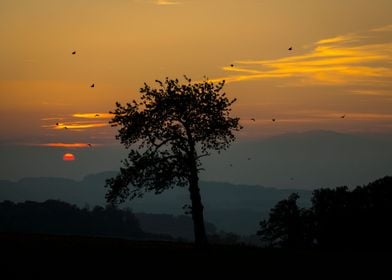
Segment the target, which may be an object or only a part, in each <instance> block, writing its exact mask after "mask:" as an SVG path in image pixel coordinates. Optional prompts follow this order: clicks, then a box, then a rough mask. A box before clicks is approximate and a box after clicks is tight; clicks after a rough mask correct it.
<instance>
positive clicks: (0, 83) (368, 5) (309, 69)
mask: <svg viewBox="0 0 392 280" xmlns="http://www.w3.org/2000/svg"><path fill="white" fill-rule="evenodd" d="M391 11H392V1H390V0H372V1H369V0H329V1H321V0H298V1H292V0H178V1H175V0H161V1H159V0H157V1H155V0H110V1H109V0H67V1H65V0H17V1H15V0H0V38H1V42H2V43H1V44H0V131H1V134H0V148H2V149H3V150H4V149H8V147H11V146H12V147H13V148H15V147H16V148H18V149H19V150H18V151H19V152H18V153H17V154H15V156H14V158H12V160H14V161H15V162H18V161H19V162H22V161H32V159H31V158H29V157H28V156H26V154H24V153H22V152H20V151H25V150H26V149H27V150H28V148H31V149H33V148H35V150H34V152H32V153H35V155H36V156H35V158H34V159H33V161H35V160H37V161H38V159H39V154H40V152H39V151H45V150H46V149H51V151H53V153H52V154H51V156H53V159H52V160H53V162H56V161H58V160H59V161H62V159H63V155H64V154H65V153H66V152H72V153H73V154H75V157H76V159H75V162H76V161H77V160H78V158H80V157H79V156H78V153H79V154H82V153H86V151H89V149H90V150H92V149H91V148H93V149H96V150H98V149H101V151H100V155H99V156H97V158H96V159H95V160H97V161H103V160H102V157H103V158H105V156H104V155H103V154H104V153H103V152H102V151H103V150H102V149H107V150H106V153H107V155H108V156H109V153H110V152H109V151H110V149H112V146H113V145H118V143H117V141H116V140H115V139H114V135H115V134H116V131H115V129H114V128H111V127H110V126H109V125H108V121H109V120H110V115H109V114H108V112H109V111H110V110H113V109H114V107H115V105H114V104H115V102H116V101H120V102H127V101H130V100H132V99H137V98H139V96H140V94H139V93H138V91H139V88H140V87H142V86H143V83H144V82H147V83H148V84H151V85H153V84H154V81H155V80H156V79H164V78H165V77H170V78H181V77H182V75H184V74H185V75H187V76H189V77H191V78H192V79H193V80H202V79H203V77H208V79H210V80H212V81H220V80H222V79H224V80H226V82H227V83H226V85H225V88H224V89H225V92H226V93H227V94H228V96H229V97H232V98H234V97H236V98H237V99H238V101H237V102H236V104H235V105H234V110H233V114H235V115H237V116H239V117H240V118H241V123H242V124H243V125H244V127H245V128H244V129H243V130H242V131H241V133H240V134H239V135H238V139H239V141H248V140H259V139H266V138H268V137H273V136H276V135H281V134H286V133H298V132H306V131H311V130H328V131H335V132H339V133H347V134H358V133H359V134H381V135H382V134H390V133H392V18H391ZM290 47H292V50H289V48H290ZM74 51H75V52H76V53H75V54H74V55H73V54H72V52H74ZM231 65H233V66H231ZM92 84H94V87H91V85H92ZM252 118H254V119H255V121H253V120H252ZM272 119H275V120H276V121H272ZM89 144H90V145H89ZM82 151H83V152H82ZM54 153H60V154H61V155H57V154H56V156H54ZM42 154H43V153H42ZM37 155H38V156H37ZM47 156H49V154H45V157H47ZM11 157H12V155H11ZM91 158H92V159H93V160H94V156H91ZM120 159H121V158H119V159H118V160H120ZM62 164H63V163H62ZM1 165H3V167H4V166H5V165H7V163H6V162H4V161H3V162H1ZM15 166H17V164H16V165H15ZM15 168H16V167H15ZM103 168H108V166H107V164H106V165H105V164H103V165H102V166H101V169H103ZM92 171H93V170H92ZM18 172H19V171H18ZM18 172H16V171H15V174H19V175H18V176H22V175H23V171H20V172H19V173H18ZM44 173H45V172H44V171H42V172H41V173H40V174H41V175H42V174H44ZM51 174H53V173H52V172H48V174H47V175H51ZM64 174H68V173H64ZM1 175H2V176H3V175H4V173H3V174H1ZM4 176H5V175H4ZM4 176H3V177H4ZM15 176H16V177H18V176H17V175H15ZM15 176H14V177H15ZM0 177H1V176H0ZM14 177H13V178H14ZM16 177H15V178H16ZM364 183H365V182H364Z"/></svg>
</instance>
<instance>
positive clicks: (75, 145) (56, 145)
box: [32, 142, 100, 148]
mask: <svg viewBox="0 0 392 280" xmlns="http://www.w3.org/2000/svg"><path fill="white" fill-rule="evenodd" d="M32 146H39V147H54V148H91V147H93V146H100V144H91V143H61V142H59V143H44V144H33V145H32Z"/></svg>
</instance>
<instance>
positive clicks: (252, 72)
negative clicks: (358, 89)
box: [214, 27, 392, 85]
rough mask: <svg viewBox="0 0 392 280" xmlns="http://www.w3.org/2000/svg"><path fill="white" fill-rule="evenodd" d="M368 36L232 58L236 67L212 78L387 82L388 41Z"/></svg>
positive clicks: (391, 56)
mask: <svg viewBox="0 0 392 280" xmlns="http://www.w3.org/2000/svg"><path fill="white" fill-rule="evenodd" d="M388 28H389V27H388ZM384 29H387V28H386V27H385V28H384ZM391 31H392V29H391ZM373 34H375V33H373ZM368 38H369V36H362V35H358V34H348V35H341V36H336V37H333V38H326V39H322V40H319V41H317V42H316V43H315V45H314V47H313V49H311V50H310V51H308V52H307V53H304V54H294V55H290V56H287V57H282V58H278V59H273V60H245V61H243V60H240V61H236V67H223V70H224V71H227V72H231V73H233V75H230V76H227V77H223V78H219V79H214V80H216V81H218V80H222V79H224V80H226V81H227V82H238V81H246V80H259V79H270V78H288V77H292V78H297V82H298V83H300V84H302V85H309V84H323V85H331V84H332V85H337V84H338V85H348V84H356V83H358V82H360V83H374V82H376V81H378V82H380V81H382V82H385V83H388V82H389V80H390V79H391V78H392V42H391V41H383V42H382V41H381V42H380V41H378V42H377V43H374V36H373V37H372V39H373V41H371V40H367V39H368ZM290 54H292V53H290Z"/></svg>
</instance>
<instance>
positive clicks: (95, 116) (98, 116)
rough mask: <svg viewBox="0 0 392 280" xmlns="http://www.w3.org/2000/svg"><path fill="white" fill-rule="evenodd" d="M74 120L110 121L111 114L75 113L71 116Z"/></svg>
mask: <svg viewBox="0 0 392 280" xmlns="http://www.w3.org/2000/svg"><path fill="white" fill-rule="evenodd" d="M72 116H73V117H75V118H85V119H111V118H113V115H112V114H108V113H99V112H98V113H76V114H73V115H72Z"/></svg>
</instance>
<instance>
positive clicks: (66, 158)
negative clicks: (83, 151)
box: [63, 153, 75, 161]
mask: <svg viewBox="0 0 392 280" xmlns="http://www.w3.org/2000/svg"><path fill="white" fill-rule="evenodd" d="M63 160H64V161H73V160H75V156H74V155H73V154H71V153H66V154H64V155H63Z"/></svg>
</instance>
